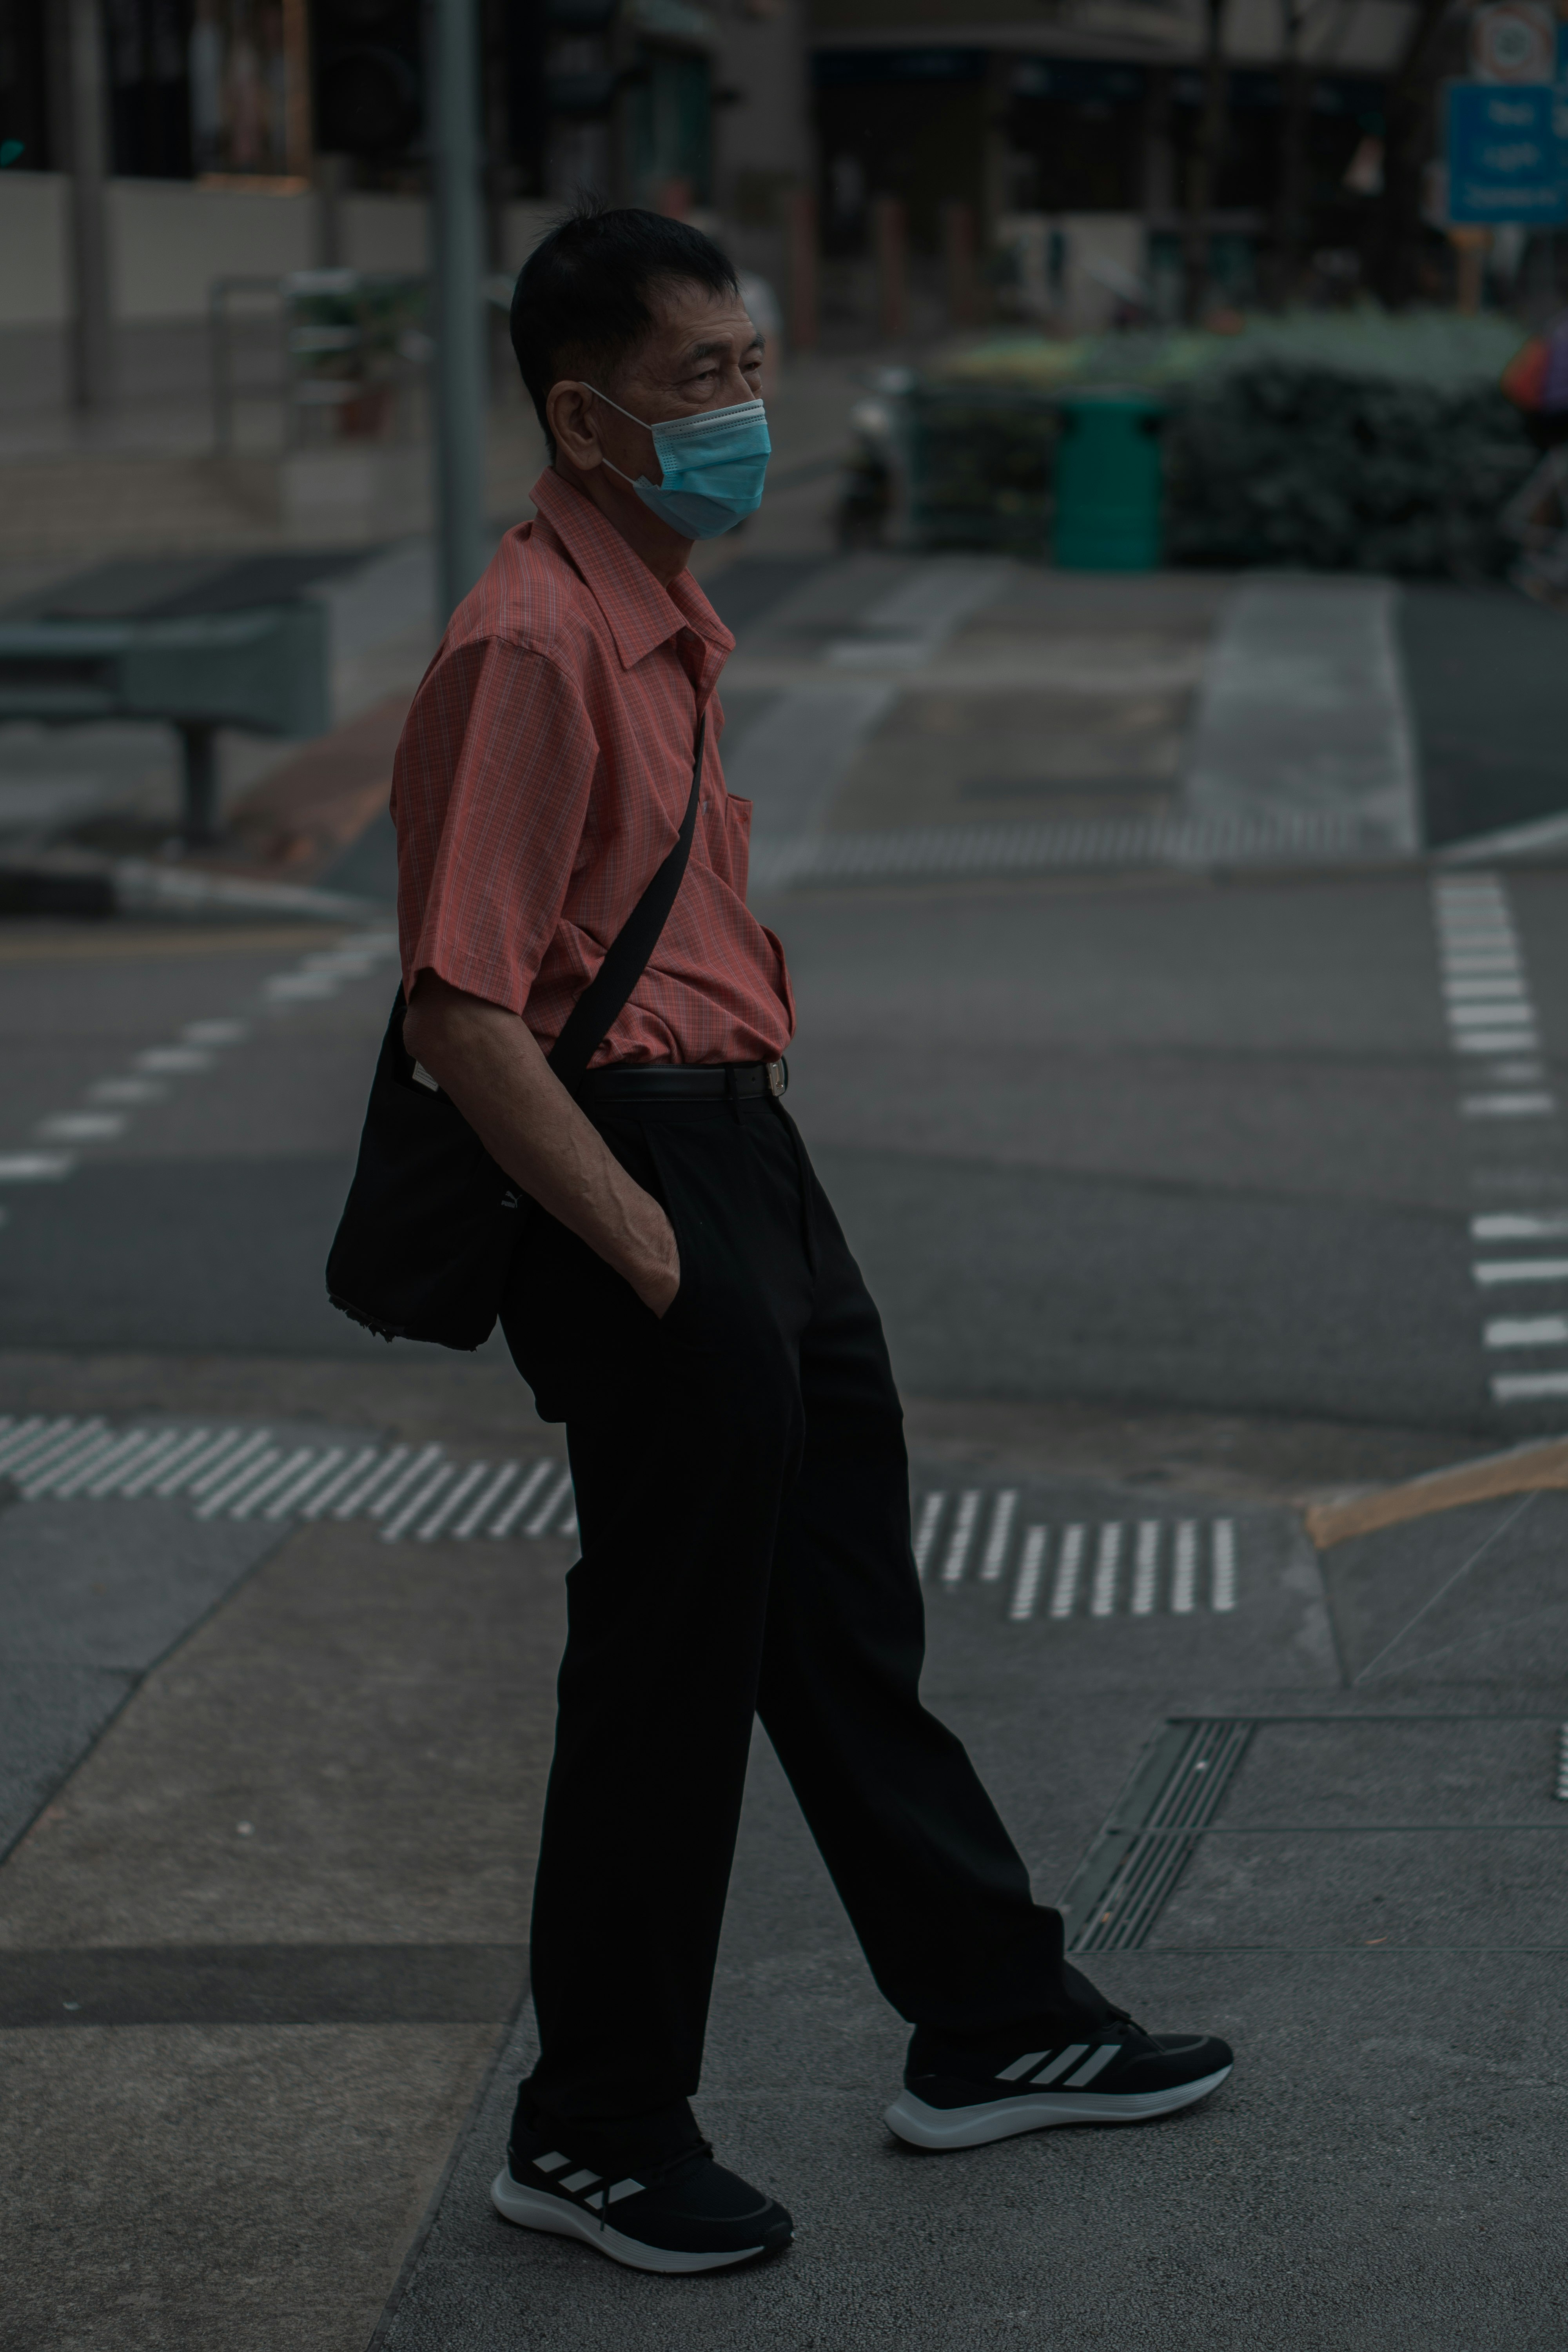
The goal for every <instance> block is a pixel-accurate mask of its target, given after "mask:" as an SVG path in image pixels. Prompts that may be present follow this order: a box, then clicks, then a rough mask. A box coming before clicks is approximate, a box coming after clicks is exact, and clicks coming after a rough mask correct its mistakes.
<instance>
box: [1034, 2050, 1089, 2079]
mask: <svg viewBox="0 0 1568 2352" xmlns="http://www.w3.org/2000/svg"><path fill="white" fill-rule="evenodd" d="M1088 2055H1089V2044H1088V2042H1068V2046H1067V2048H1066V2049H1065V2050H1058V2053H1057V2054H1056V2056H1055V2057H1054V2058H1053V2059H1052V2060H1051V2063H1050V2064H1049V2065H1048V2066H1042V2067H1041V2069H1040V2071H1039V2073H1038V2074H1037V2075H1036V2076H1035V2077H1034V2080H1035V2081H1036V2082H1037V2083H1054V2082H1055V2081H1056V2079H1057V2076H1058V2074H1066V2073H1067V2070H1068V2067H1069V2066H1076V2065H1077V2064H1078V2062H1079V2059H1080V2058H1086V2057H1087V2056H1088Z"/></svg>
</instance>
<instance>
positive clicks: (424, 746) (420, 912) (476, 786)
mask: <svg viewBox="0 0 1568 2352" xmlns="http://www.w3.org/2000/svg"><path fill="white" fill-rule="evenodd" d="M598 759H599V749H598V744H597V742H596V740H595V734H594V730H593V728H592V726H591V725H590V723H589V720H588V715H587V712H586V711H585V709H584V706H583V701H582V698H581V695H580V694H579V692H578V691H577V689H576V688H575V687H574V685H573V683H572V682H571V680H570V679H568V678H567V677H564V676H563V673H562V671H561V670H560V669H559V668H558V667H557V666H556V665H555V663H553V662H552V661H551V660H550V659H549V658H548V657H547V656H544V655H542V654H537V653H532V652H530V651H528V650H527V649H526V648H524V647H521V646H515V645H512V644H510V643H508V642H507V641H506V640H504V639H501V638H494V637H491V638H484V639H480V640H479V641H477V642H470V643H468V644H467V645H461V646H457V647H455V648H454V649H453V651H452V652H451V653H450V654H447V655H445V656H442V657H441V658H440V659H438V660H437V663H436V665H435V667H433V668H432V669H431V670H430V671H429V672H428V674H427V675H426V678H425V680H424V683H423V684H422V685H421V687H420V689H419V692H418V694H417V695H416V698H415V701H414V707H413V709H412V710H411V711H410V712H409V715H408V723H407V725H406V726H405V729H404V731H403V740H402V742H401V743H400V744H399V746H398V751H397V758H396V761H395V767H394V770H393V789H392V798H393V810H394V814H395V818H396V823H397V922H398V936H399V940H400V941H401V945H402V952H403V982H404V988H405V991H407V992H412V990H413V987H414V983H415V982H416V979H417V978H418V976H419V974H420V972H422V971H434V972H436V973H437V974H438V975H439V977H440V978H441V979H442V980H445V981H447V982H450V984H451V985H452V987H454V988H460V989H463V990H464V991H466V992H467V993H468V994H469V995H470V996H481V997H484V998H486V999H487V1000H488V1001H489V1003H492V1004H502V1005H505V1006H506V1008H507V1009H508V1011H509V1012H511V1013H517V1014H519V1015H520V1016H521V1013H522V1012H523V1010H524V1008H525V1007H526V1005H527V1003H528V998H529V992H530V991H531V988H532V986H533V982H534V979H535V977H536V975H537V973H538V971H539V967H540V963H541V961H542V958H543V955H544V953H545V950H546V949H547V948H548V946H549V944H550V941H551V940H552V936H553V934H554V932H555V929H556V926H557V924H558V922H559V920H560V918H561V910H562V907H563V901H564V899H565V897H566V892H567V888H568V886H569V884H570V882H571V879H572V872H573V866H574V862H575V859H576V857H577V854H578V849H579V845H580V844H581V842H582V838H583V829H584V824H585V822H586V818H587V813H588V803H589V796H590V793H591V792H592V789H593V784H594V778H595V772H596V769H597V765H598Z"/></svg>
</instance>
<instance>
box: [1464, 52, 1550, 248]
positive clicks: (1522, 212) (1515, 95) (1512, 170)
mask: <svg viewBox="0 0 1568 2352" xmlns="http://www.w3.org/2000/svg"><path fill="white" fill-rule="evenodd" d="M1556 115H1557V93H1556V91H1555V90H1554V89H1553V88H1552V84H1551V83H1550V82H1518V83H1511V84H1510V83H1508V82H1490V81H1456V82H1450V83H1449V85H1448V218H1449V219H1450V220H1451V221H1454V222H1465V223H1475V224H1479V225H1482V226H1486V227H1488V228H1495V227H1500V226H1502V225H1503V223H1505V222H1509V221H1518V222H1521V223H1523V224H1524V225H1525V226H1527V227H1531V228H1554V227H1556V226H1558V225H1559V224H1560V223H1562V222H1565V221H1568V155H1565V153H1564V149H1563V142H1562V141H1561V140H1560V139H1559V137H1558V135H1557V122H1556Z"/></svg>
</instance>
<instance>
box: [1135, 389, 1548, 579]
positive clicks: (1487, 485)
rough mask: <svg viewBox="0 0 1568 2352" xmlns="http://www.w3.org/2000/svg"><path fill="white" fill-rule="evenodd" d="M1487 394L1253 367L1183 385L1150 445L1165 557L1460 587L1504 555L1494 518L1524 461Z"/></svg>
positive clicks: (1510, 419)
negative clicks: (1156, 452)
mask: <svg viewBox="0 0 1568 2352" xmlns="http://www.w3.org/2000/svg"><path fill="white" fill-rule="evenodd" d="M1535 458H1536V453H1535V450H1534V448H1533V447H1532V446H1531V441H1530V438H1529V436H1528V435H1527V434H1526V432H1525V430H1524V426H1523V425H1522V423H1521V419H1520V416H1519V413H1518V411H1517V410H1516V409H1514V408H1513V407H1511V406H1510V404H1509V402H1508V401H1506V400H1505V399H1504V398H1503V395H1502V394H1501V393H1500V392H1499V391H1498V390H1497V388H1496V386H1495V385H1490V384H1488V385H1471V386H1468V387H1459V386H1444V385H1441V384H1430V383H1409V382H1405V383H1400V382H1398V381H1396V380H1394V379H1392V378H1389V377H1386V376H1384V377H1377V376H1353V375H1342V374H1340V373H1337V372H1336V371H1335V370H1333V369H1331V368H1327V367H1311V366H1305V365H1302V364H1300V363H1297V364H1294V365H1292V364H1290V363H1289V362H1285V361H1282V360H1259V361H1258V362H1255V363H1254V364H1253V365H1251V366H1249V367H1244V368H1227V369H1226V370H1224V371H1223V372H1221V373H1216V374H1215V375H1212V376H1210V377H1208V378H1206V379H1205V380H1203V381H1202V382H1200V383H1197V384H1195V385H1194V386H1193V387H1192V388H1191V390H1190V391H1189V392H1188V394H1187V395H1186V397H1185V398H1184V399H1183V400H1182V401H1181V402H1180V403H1179V404H1177V405H1176V407H1175V409H1174V411H1173V415H1172V419H1171V422H1170V425H1169V426H1168V427H1167V437H1166V449H1165V545H1166V551H1167V555H1168V558H1169V560H1170V561H1171V562H1173V563H1194V564H1202V563H1213V564H1223V565H1226V566H1230V567H1239V566H1243V565H1247V564H1258V563H1267V564H1280V565H1289V566H1301V567H1304V568H1307V569H1310V570H1313V571H1321V572H1393V573H1395V574H1399V575H1403V576H1405V577H1406V578H1417V579H1419V578H1431V577H1441V576H1447V577H1448V578H1453V579H1475V578H1480V577H1484V576H1485V575H1487V574H1489V573H1493V572H1502V571H1503V570H1504V569H1505V568H1506V566H1507V565H1508V563H1509V562H1510V561H1511V559H1512V556H1513V554H1514V552H1515V550H1514V548H1513V546H1512V544H1511V542H1510V541H1509V540H1507V539H1506V538H1505V537H1504V535H1503V532H1502V530H1501V528H1500V521H1499V517H1500V512H1501V509H1502V507H1503V505H1504V503H1505V501H1506V500H1507V499H1509V498H1510V497H1511V496H1512V494H1513V492H1514V491H1515V490H1516V489H1517V488H1518V487H1519V485H1520V483H1521V481H1522V480H1523V478H1524V477H1525V475H1526V474H1527V473H1528V472H1529V471H1530V469H1531V466H1532V465H1533V464H1534V463H1535Z"/></svg>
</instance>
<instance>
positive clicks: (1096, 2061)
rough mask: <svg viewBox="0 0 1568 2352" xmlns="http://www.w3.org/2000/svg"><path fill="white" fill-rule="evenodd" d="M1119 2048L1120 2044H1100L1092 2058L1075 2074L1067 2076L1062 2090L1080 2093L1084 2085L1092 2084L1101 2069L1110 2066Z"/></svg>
mask: <svg viewBox="0 0 1568 2352" xmlns="http://www.w3.org/2000/svg"><path fill="white" fill-rule="evenodd" d="M1120 2049H1121V2042H1101V2043H1100V2047H1099V2049H1098V2050H1097V2051H1096V2052H1095V2053H1094V2055H1093V2057H1092V2058H1090V2059H1089V2060H1087V2061H1086V2063H1084V2064H1083V2065H1081V2066H1080V2067H1079V2070H1078V2073H1077V2074H1069V2075H1068V2078H1067V2082H1066V2083H1065V2084H1064V2085H1063V2088H1064V2089H1066V2090H1068V2091H1081V2090H1082V2088H1083V2086H1084V2084H1086V2083H1092V2082H1093V2080H1094V2078H1095V2076H1096V2075H1097V2074H1099V2073H1100V2070H1101V2068H1102V2067H1106V2066H1109V2065H1110V2062H1111V2060H1112V2059H1113V2058H1114V2057H1115V2055H1116V2053H1117V2052H1118V2051H1119V2050H1120Z"/></svg>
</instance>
